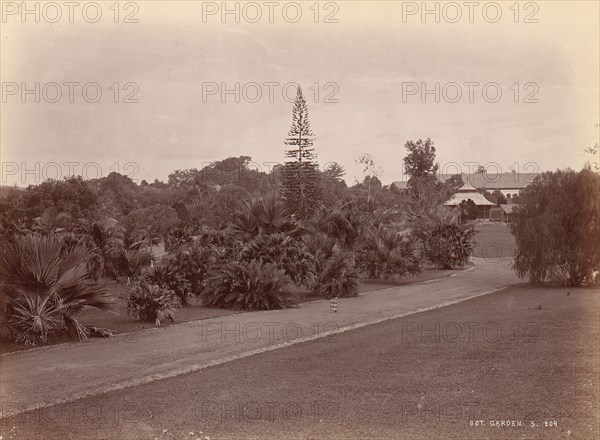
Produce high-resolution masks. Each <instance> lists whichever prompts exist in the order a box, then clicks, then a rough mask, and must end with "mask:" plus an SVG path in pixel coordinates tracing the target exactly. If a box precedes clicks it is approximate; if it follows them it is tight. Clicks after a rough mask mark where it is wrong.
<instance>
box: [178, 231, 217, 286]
mask: <svg viewBox="0 0 600 440" xmlns="http://www.w3.org/2000/svg"><path fill="white" fill-rule="evenodd" d="M219 260H220V256H219V252H218V250H217V249H216V248H215V247H214V246H210V245H209V246H203V245H201V244H200V243H198V242H192V243H188V244H185V245H183V246H181V247H180V248H179V249H178V250H177V252H176V253H175V255H174V256H173V257H172V259H171V260H170V265H171V266H172V268H173V271H175V272H176V273H177V274H178V275H179V276H181V277H182V278H183V279H184V280H185V282H186V283H187V288H188V289H189V291H190V292H191V293H192V294H193V295H196V296H199V295H200V294H201V293H202V288H203V285H202V283H203V282H204V280H205V279H206V277H207V275H208V273H209V272H210V270H211V269H212V267H213V266H214V265H215V264H216V263H217V261H219Z"/></svg>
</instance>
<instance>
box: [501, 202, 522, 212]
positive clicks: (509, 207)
mask: <svg viewBox="0 0 600 440" xmlns="http://www.w3.org/2000/svg"><path fill="white" fill-rule="evenodd" d="M517 206H519V205H518V204H516V203H507V204H502V205H500V208H502V210H503V211H504V213H505V214H513V213H514V212H515V209H516V208H517Z"/></svg>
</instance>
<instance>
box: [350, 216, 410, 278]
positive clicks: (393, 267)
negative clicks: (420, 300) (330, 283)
mask: <svg viewBox="0 0 600 440" xmlns="http://www.w3.org/2000/svg"><path fill="white" fill-rule="evenodd" d="M357 266H358V268H359V269H360V270H361V271H363V272H365V273H366V274H368V276H369V277H371V278H380V277H383V278H391V277H393V276H395V275H396V276H403V275H406V274H415V273H418V272H420V271H421V267H420V266H419V259H418V257H417V255H416V251H415V242H414V239H413V238H412V237H411V236H409V235H407V234H404V235H403V234H401V233H399V232H397V231H394V230H392V229H387V228H384V227H383V226H382V225H380V226H379V227H377V228H375V227H371V228H369V229H367V231H366V233H365V236H364V238H363V240H362V245H361V247H360V249H359V250H358V253H357Z"/></svg>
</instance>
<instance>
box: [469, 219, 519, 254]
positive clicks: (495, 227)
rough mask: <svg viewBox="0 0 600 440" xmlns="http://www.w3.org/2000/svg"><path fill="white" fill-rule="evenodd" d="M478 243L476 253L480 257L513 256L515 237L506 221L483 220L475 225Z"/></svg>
mask: <svg viewBox="0 0 600 440" xmlns="http://www.w3.org/2000/svg"><path fill="white" fill-rule="evenodd" d="M475 231H476V232H477V235H476V236H475V239H476V240H477V245H476V246H475V252H474V255H475V256H476V257H480V258H492V259H493V258H499V257H513V256H514V253H515V238H514V236H513V235H512V234H511V232H510V230H509V227H508V226H507V224H506V223H500V222H481V223H477V224H476V225H475Z"/></svg>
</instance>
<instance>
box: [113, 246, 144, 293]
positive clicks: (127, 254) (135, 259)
mask: <svg viewBox="0 0 600 440" xmlns="http://www.w3.org/2000/svg"><path fill="white" fill-rule="evenodd" d="M151 261H152V253H151V252H150V251H149V250H148V249H144V248H140V249H136V248H129V249H126V248H120V249H118V250H117V251H116V252H115V254H114V256H113V263H112V264H113V265H114V266H115V270H116V273H117V274H118V275H123V276H126V277H127V285H129V284H131V278H132V277H137V276H139V275H141V273H142V269H144V268H145V267H148V266H150V263H151Z"/></svg>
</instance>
